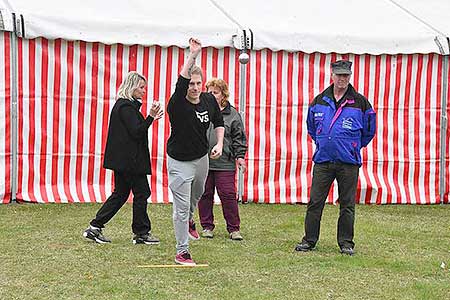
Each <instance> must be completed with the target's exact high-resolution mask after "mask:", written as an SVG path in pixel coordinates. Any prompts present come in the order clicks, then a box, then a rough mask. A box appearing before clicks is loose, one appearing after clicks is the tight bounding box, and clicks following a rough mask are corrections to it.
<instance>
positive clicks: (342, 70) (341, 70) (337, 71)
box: [333, 69, 352, 75]
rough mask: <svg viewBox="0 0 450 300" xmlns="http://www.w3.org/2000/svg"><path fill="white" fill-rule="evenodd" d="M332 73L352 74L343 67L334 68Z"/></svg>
mask: <svg viewBox="0 0 450 300" xmlns="http://www.w3.org/2000/svg"><path fill="white" fill-rule="evenodd" d="M333 73H334V74H336V75H350V74H352V71H350V70H345V69H334V70H333Z"/></svg>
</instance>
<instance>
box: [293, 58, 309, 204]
mask: <svg viewBox="0 0 450 300" xmlns="http://www.w3.org/2000/svg"><path fill="white" fill-rule="evenodd" d="M304 59H305V54H304V53H302V52H300V53H298V57H297V64H298V77H297V86H298V95H297V99H296V100H297V103H298V110H297V111H298V114H297V120H296V121H297V122H296V124H297V125H298V126H297V133H296V136H295V140H296V141H297V162H300V163H299V164H297V167H296V168H295V187H296V195H295V197H296V199H297V201H300V202H303V199H302V190H304V189H305V188H306V189H308V188H307V186H309V184H307V185H306V186H305V185H302V181H301V179H300V176H301V173H300V172H301V170H302V167H303V164H304V163H305V158H304V153H303V144H304V143H306V146H307V149H308V151H309V150H310V147H309V145H310V144H311V138H310V137H309V136H308V137H307V138H306V139H303V138H302V128H303V125H304V124H305V123H306V121H305V116H304V114H303V109H304V107H305V106H308V99H305V98H304V97H303V93H304V91H303V82H304V73H303V72H304V70H305V65H304V63H303V61H304ZM306 155H307V157H306V158H307V159H309V158H310V157H312V155H311V153H309V152H307V153H306Z"/></svg>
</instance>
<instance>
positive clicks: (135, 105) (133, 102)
mask: <svg viewBox="0 0 450 300" xmlns="http://www.w3.org/2000/svg"><path fill="white" fill-rule="evenodd" d="M131 104H133V106H134V107H135V108H136V109H137V110H139V109H140V108H141V106H142V102H141V101H139V100H136V99H133V100H131Z"/></svg>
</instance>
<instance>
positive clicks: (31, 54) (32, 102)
mask: <svg viewBox="0 0 450 300" xmlns="http://www.w3.org/2000/svg"><path fill="white" fill-rule="evenodd" d="M28 65H29V73H28V95H29V99H28V110H29V120H30V122H29V123H28V132H29V137H28V166H29V170H28V194H29V197H30V199H29V200H30V202H36V201H37V198H36V196H35V194H34V177H35V174H34V173H35V171H36V169H35V166H34V156H35V155H36V151H35V146H36V145H35V144H36V136H35V131H34V128H32V127H34V126H32V123H31V122H33V121H35V120H36V90H35V86H36V79H35V76H36V75H35V74H36V40H30V41H29V44H28Z"/></svg>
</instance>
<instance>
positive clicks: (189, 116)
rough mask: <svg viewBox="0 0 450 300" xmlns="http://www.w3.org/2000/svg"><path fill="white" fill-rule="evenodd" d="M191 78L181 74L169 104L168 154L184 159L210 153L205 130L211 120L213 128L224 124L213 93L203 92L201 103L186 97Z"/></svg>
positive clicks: (174, 157)
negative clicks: (190, 100)
mask: <svg viewBox="0 0 450 300" xmlns="http://www.w3.org/2000/svg"><path fill="white" fill-rule="evenodd" d="M189 82H190V79H186V78H184V77H183V76H180V77H178V81H177V85H176V88H175V92H174V93H173V95H172V97H170V100H169V104H168V105H167V113H168V114H169V120H170V126H171V133H170V137H169V139H168V140H167V154H168V155H169V156H170V157H172V158H173V159H176V160H181V161H190V160H194V159H197V158H200V157H202V156H204V155H205V154H206V153H208V140H207V137H206V132H207V130H208V127H209V123H210V122H211V123H213V125H214V128H216V127H223V118H222V113H221V112H220V108H219V105H218V104H217V101H216V98H215V97H214V96H213V95H212V94H209V93H201V94H200V102H199V103H198V104H192V103H191V102H189V101H188V100H187V99H186V95H187V90H188V87H189Z"/></svg>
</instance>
